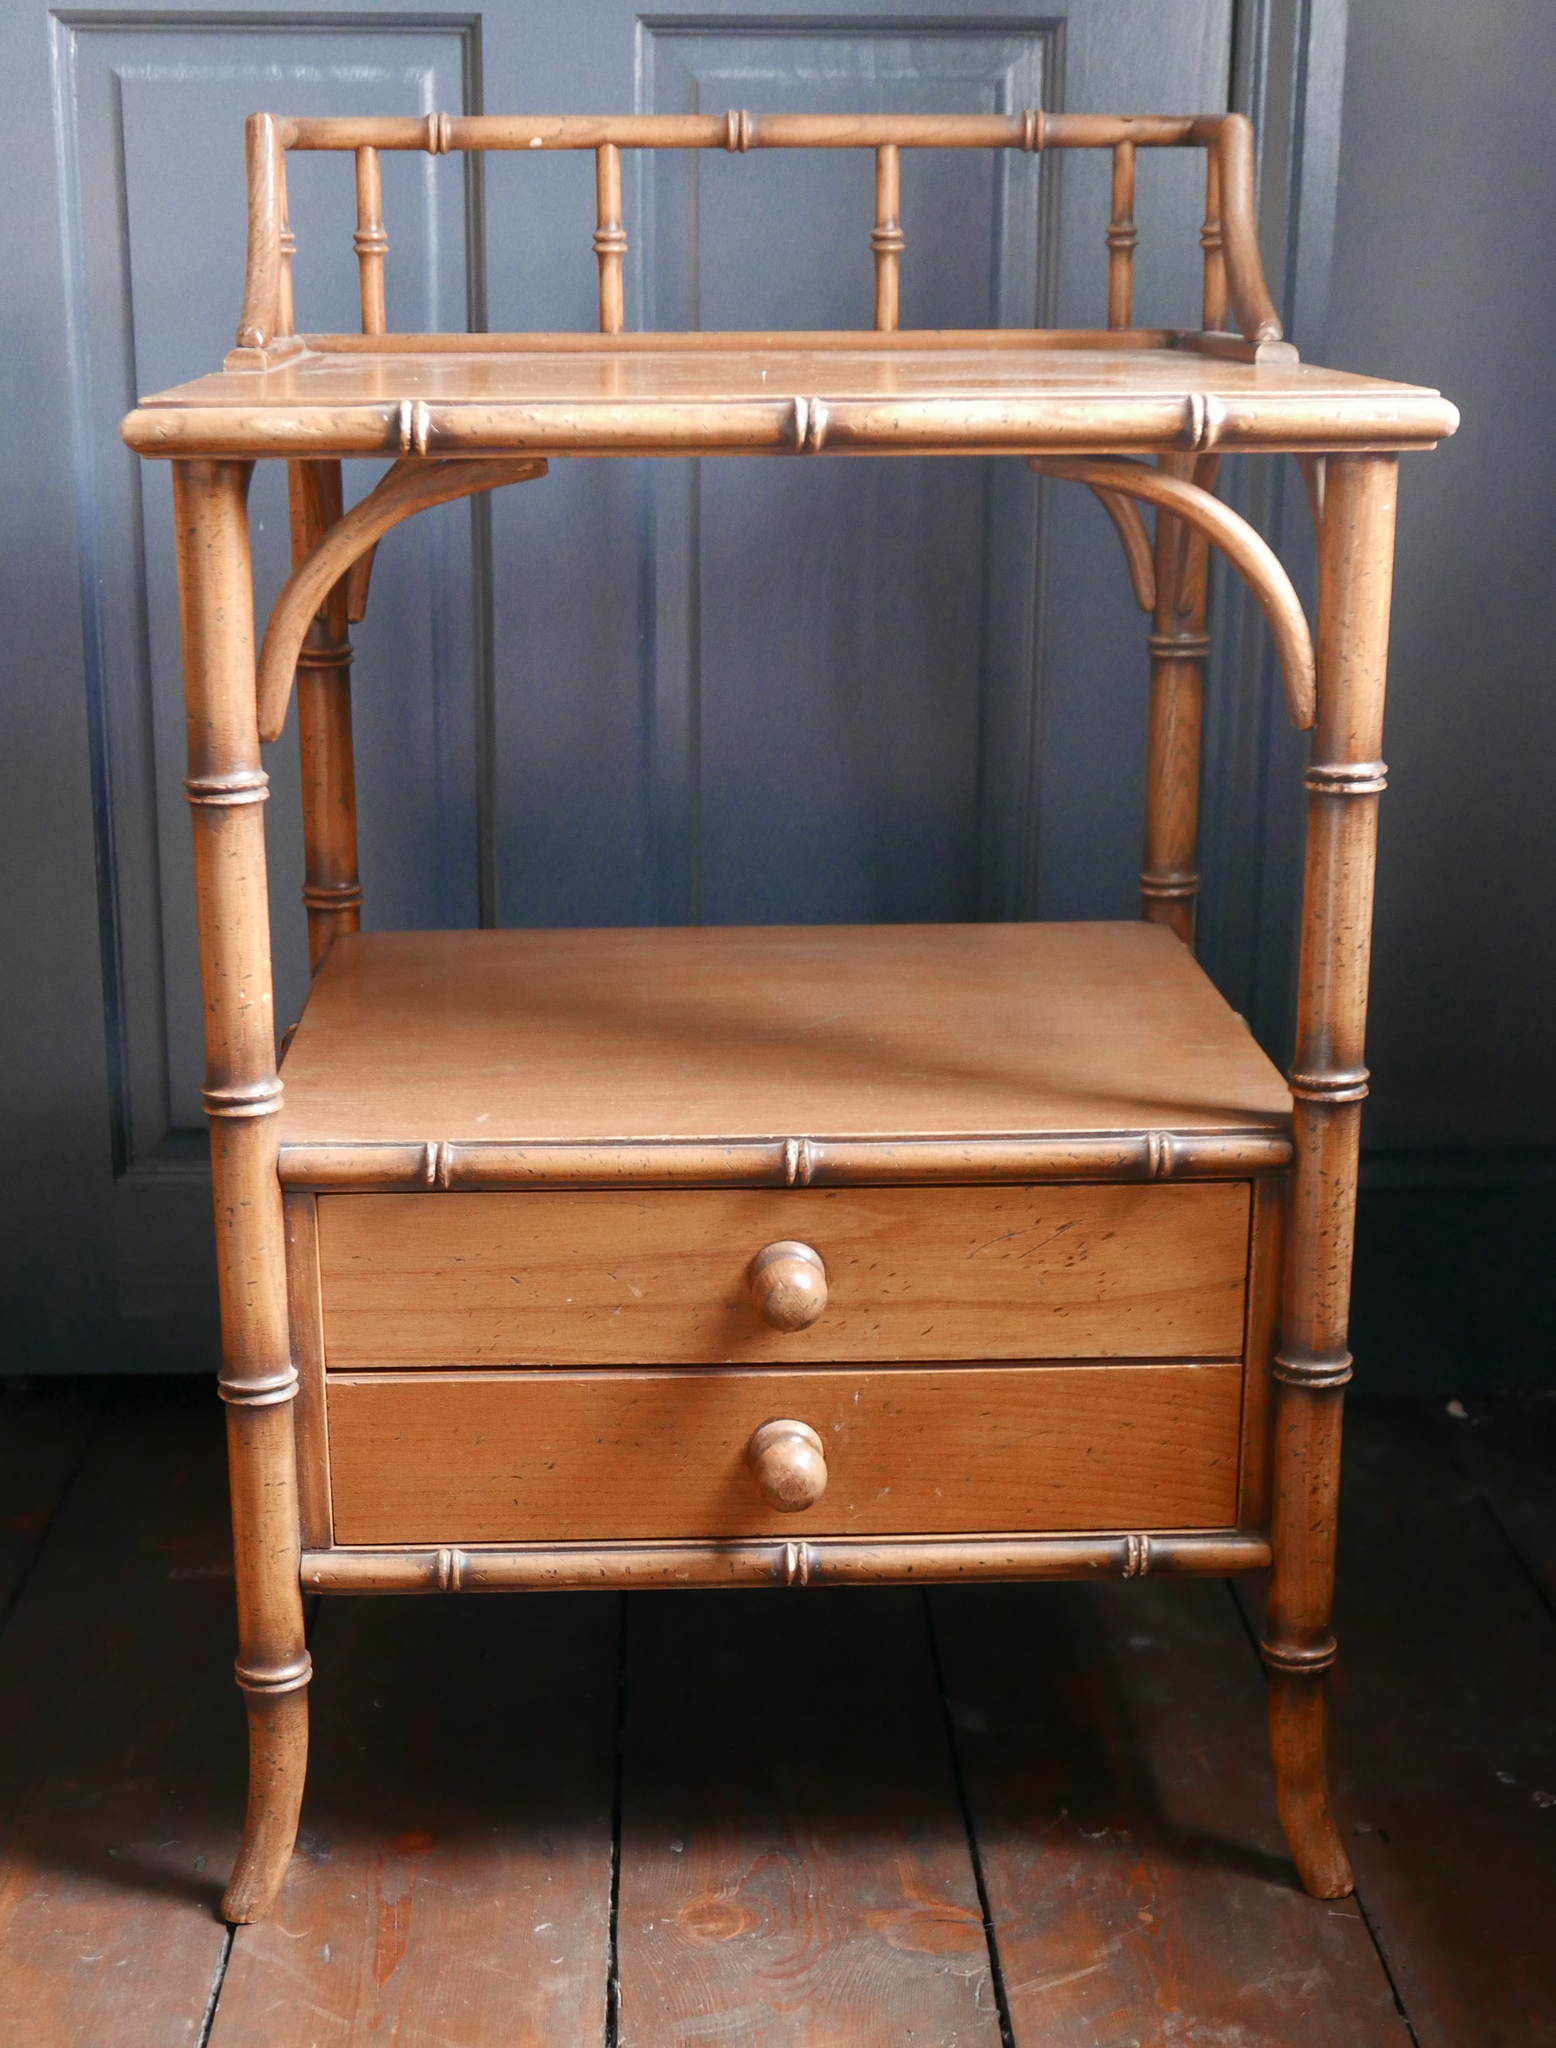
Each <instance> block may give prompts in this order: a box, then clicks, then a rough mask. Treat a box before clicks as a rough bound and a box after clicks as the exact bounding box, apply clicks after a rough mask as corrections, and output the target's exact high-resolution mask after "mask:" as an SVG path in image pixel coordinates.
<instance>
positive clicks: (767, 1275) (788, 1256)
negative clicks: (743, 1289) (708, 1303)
mask: <svg viewBox="0 0 1556 2048" xmlns="http://www.w3.org/2000/svg"><path fill="white" fill-rule="evenodd" d="M750 1283H751V1299H752V1300H753V1301H754V1302H755V1303H756V1308H757V1313H758V1314H759V1315H760V1316H761V1318H762V1320H763V1322H764V1323H770V1324H771V1325H772V1327H773V1328H774V1329H775V1330H808V1329H809V1328H810V1326H811V1324H812V1323H814V1322H816V1321H817V1320H818V1318H819V1317H820V1315H821V1312H822V1310H823V1309H824V1308H825V1307H826V1305H827V1269H826V1267H825V1265H824V1264H823V1263H822V1259H821V1254H820V1253H819V1252H815V1251H812V1250H811V1248H810V1246H809V1245H808V1244H800V1243H799V1242H798V1241H797V1240H795V1239H793V1238H780V1239H779V1241H778V1242H777V1243H776V1244H770V1245H766V1246H764V1248H763V1249H762V1250H761V1251H759V1252H758V1253H757V1255H756V1257H755V1258H754V1259H753V1260H752V1261H751V1270H750Z"/></svg>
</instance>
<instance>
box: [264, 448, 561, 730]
mask: <svg viewBox="0 0 1556 2048" xmlns="http://www.w3.org/2000/svg"><path fill="white" fill-rule="evenodd" d="M545 473H546V465H545V463H544V462H542V461H541V460H540V459H539V458H538V457H535V456H528V457H525V458H523V459H517V458H513V457H509V458H507V459H505V460H495V459H492V460H488V459H484V458H475V457H453V458H449V459H447V460H434V461H431V462H429V461H427V460H426V458H425V457H423V456H402V457H401V459H400V460H399V461H398V462H396V463H395V464H394V465H393V466H392V468H391V469H390V470H389V471H388V473H387V474H386V475H385V476H384V477H383V478H382V479H381V480H380V481H379V483H378V484H377V485H376V486H375V487H374V488H373V489H372V490H371V491H369V492H368V494H367V496H366V497H365V498H364V499H363V500H362V502H361V503H360V504H359V505H353V506H352V508H351V510H350V511H349V512H348V513H346V515H345V516H344V518H341V519H337V520H336V522H335V524H334V525H333V526H332V527H331V528H330V530H329V532H328V533H326V534H325V536H324V538H323V540H321V541H320V542H319V545H318V546H317V547H316V548H315V549H314V551H313V553H312V554H311V555H309V557H308V558H307V560H306V561H305V562H302V563H300V564H299V565H298V567H297V568H295V569H294V570H293V571H292V573H291V575H290V576H288V577H287V579H286V581H285V583H283V584H282V586H281V595H280V596H279V597H278V598H277V599H276V605H275V610H274V611H273V612H272V613H271V614H270V624H269V625H268V626H267V627H266V628H265V644H264V646H263V647H262V648H261V649H260V652H259V676H258V685H257V687H258V697H259V736H260V738H261V739H262V740H276V739H279V738H280V737H281V728H282V726H283V725H284V724H285V723H286V707H287V701H288V699H289V698H290V697H291V694H292V676H293V674H294V672H295V670H296V668H297V657H298V655H299V653H300V652H301V651H302V644H303V640H304V637H305V636H306V634H307V631H308V627H309V624H310V622H311V621H312V619H313V616H314V614H315V612H317V611H318V609H319V607H320V605H321V604H323V602H324V600H325V598H326V597H327V596H328V595H329V593H330V591H331V590H332V589H333V588H334V586H335V585H336V583H338V582H339V580H340V578H341V577H342V576H344V575H346V574H347V572H348V571H349V570H350V568H351V566H352V564H353V563H354V562H356V561H357V560H358V559H359V558H360V557H361V556H363V555H365V554H367V552H368V551H369V549H371V548H373V547H376V546H377V544H378V542H379V541H380V540H382V538H383V537H384V535H385V534H386V533H387V532H388V531H389V529H390V527H392V526H398V525H399V524H400V522H401V520H402V519H409V518H410V517H411V515H412V514H413V513H416V512H424V511H426V510H427V508H428V507H429V506H431V505H446V504H448V503H449V502H450V501H451V500H452V499H455V498H468V497H470V496H471V495H472V494H473V493H474V492H476V491H489V490H494V489H495V488H496V487H497V486H498V485H499V484H522V483H528V482H530V481H531V479H533V478H535V477H542V476H544V475H545ZM365 581H366V579H365V578H364V579H363V583H364V585H365ZM362 595H363V597H364V599H365V597H366V590H365V587H364V589H363V591H362Z"/></svg>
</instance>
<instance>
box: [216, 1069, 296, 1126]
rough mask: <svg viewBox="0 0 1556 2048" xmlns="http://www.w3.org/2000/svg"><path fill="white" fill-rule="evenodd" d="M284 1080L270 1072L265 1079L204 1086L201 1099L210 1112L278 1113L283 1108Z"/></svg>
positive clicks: (244, 1114)
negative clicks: (223, 1085)
mask: <svg viewBox="0 0 1556 2048" xmlns="http://www.w3.org/2000/svg"><path fill="white" fill-rule="evenodd" d="M281 1086H282V1084H281V1081H280V1079H279V1077H278V1076H277V1075H274V1074H272V1075H270V1076H268V1078H267V1079H265V1080H263V1081H238V1082H234V1083H233V1084H232V1085H231V1086H230V1087H226V1088H202V1089H201V1090H200V1100H201V1102H202V1103H203V1104H204V1105H205V1113H206V1115H207V1116H227V1117H246V1116H275V1115H276V1114H277V1113H278V1112H279V1110H280V1108H281Z"/></svg>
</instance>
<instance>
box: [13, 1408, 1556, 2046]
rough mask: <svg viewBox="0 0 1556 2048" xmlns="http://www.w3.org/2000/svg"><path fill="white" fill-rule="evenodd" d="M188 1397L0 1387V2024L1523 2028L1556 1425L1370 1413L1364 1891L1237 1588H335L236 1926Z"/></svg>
mask: <svg viewBox="0 0 1556 2048" xmlns="http://www.w3.org/2000/svg"><path fill="white" fill-rule="evenodd" d="M231 1595H232V1581H231V1564H230V1554H229V1548H228V1542H227V1533H226V1503H225V1487H224V1475H223V1464H222V1428H221V1416H220V1412H219V1408H218V1404H217V1402H216V1401H215V1399H214V1397H213V1395H212V1392H211V1390H210V1388H209V1386H208V1385H207V1384H204V1383H192V1382H187V1381H186V1382H151V1381H139V1382H119V1383H116V1384H115V1383H95V1384H82V1383H74V1384H71V1385H61V1386H57V1387H55V1388H50V1387H49V1386H48V1385H47V1384H46V1383H45V1384H43V1385H40V1386H35V1387H34V1388H33V1389H31V1390H30V1391H24V1392H22V1393H20V1394H11V1395H6V1396H0V2042H3V2043H6V2044H9V2043H11V2042H13V2041H14V2042H17V2043H19V2044H20V2043H26V2044H27V2048H64V2044H72V2048H172V2044H180V2048H183V2044H188V2048H205V2044H207V2043H209V2044H211V2048H325V2044H329V2048H335V2044H360V2048H368V2044H375V2048H376V2044H389V2043H392V2044H395V2048H508V2044H514V2048H519V2044H537V2048H540V2044H544V2048H551V2044H558V2048H562V2044H565V2048H578V2044H592V2043H599V2044H604V2048H672V2044H673V2048H682V2044H685V2048H703V2044H729V2048H735V2044H740V2048H802V2044H803V2048H834V2044H835V2048H843V2044H847V2048H871V2044H877V2043H879V2044H882V2048H885V2044H888V2043H889V2044H893V2048H895V2044H898V2043H916V2044H929V2048H952V2044H968V2048H1082V2044H1085V2048H1125V2044H1130V2048H1136V2044H1147V2043H1149V2044H1157V2043H1160V2044H1169V2043H1179V2042H1184V2043H1187V2042H1199V2043H1214V2044H1222V2048H1234V2044H1235V2048H1275V2044H1280V2048H1287V2044H1292V2043H1298V2042H1300V2043H1302V2044H1303V2048H1310V2044H1312V2048H1328V2044H1334V2048H1341V2044H1344V2048H1384V2044H1389V2043H1397V2044H1399V2048H1408V2044H1411V2043H1414V2044H1416V2048H1503V2044H1506V2048H1541V2044H1556V1943H1553V1942H1552V1941H1551V1940H1550V1938H1549V1918H1550V1902H1551V1900H1552V1898H1553V1897H1556V1715H1553V1713H1552V1710H1551V1703H1552V1700H1553V1699H1556V1398H1529V1399H1521V1400H1517V1401H1511V1400H1510V1401H1506V1402H1500V1403H1488V1404H1478V1405H1477V1404H1471V1412H1470V1413H1469V1415H1467V1416H1463V1417H1452V1416H1449V1415H1448V1414H1447V1413H1445V1411H1444V1409H1443V1407H1442V1405H1441V1404H1440V1403H1438V1404H1431V1405H1422V1404H1397V1405H1388V1406H1373V1407H1369V1406H1367V1405H1366V1404H1353V1408H1352V1414H1351V1416H1350V1418H1349V1426H1348V1431H1347V1448H1346V1498H1345V1508H1344V1522H1343V1536H1342V1554H1341V1596H1340V1610H1339V1625H1340V1630H1341V1641H1342V1654H1341V1663H1340V1666H1339V1668H1338V1671H1337V1676H1336V1683H1335V1692H1334V1754H1335V1780H1336V1796H1337V1801H1338V1806H1339V1810H1340V1814H1341V1817H1342V1822H1343V1825H1344V1826H1345V1828H1346V1830H1347V1832H1348V1835H1349V1838H1350V1842H1351V1846H1352V1850H1353V1854H1354V1856H1355V1859H1356V1866H1357V1874H1358V1880H1359V1885H1358V1891H1357V1894H1356V1897H1355V1898H1354V1899H1352V1900H1344V1901H1338V1902H1335V1903H1331V1904H1324V1903H1320V1902H1316V1901H1313V1900H1310V1899H1307V1898H1305V1897H1304V1896H1303V1895H1302V1894H1301V1893H1300V1892H1299V1891H1298V1890H1297V1888H1296V1885H1295V1882H1294V1878H1293V1874H1292V1871H1291V1866H1290V1863H1289V1861H1288V1859H1287V1857H1286V1855H1285V1851H1284V1847H1283V1844H1282V1842H1281V1839H1280V1834H1279V1829H1278V1826H1277V1824H1276V1820H1275V1811H1274V1800H1273V1795H1272V1792H1271V1787H1270V1779H1269V1770H1268V1763H1267V1759H1266V1755H1265V1749H1264V1727H1263V1710H1262V1697H1261V1677H1260V1672H1259V1666H1258V1660H1257V1656H1256V1653H1255V1650H1254V1645H1253V1625H1254V1624H1255V1622H1256V1619H1257V1611H1256V1610H1257V1598H1258V1587H1257V1585H1256V1584H1255V1583H1254V1582H1251V1581H1245V1582H1242V1583H1241V1584H1240V1585H1239V1587H1238V1588H1236V1589H1233V1588H1232V1587H1229V1586H1228V1585H1226V1584H1224V1583H1221V1582H1173V1581H1165V1580H1162V1581H1156V1580H1148V1581H1146V1582H1145V1583H1144V1584H1139V1585H1123V1584H1107V1585H1099V1586H1088V1587H1072V1586H1052V1587H990V1588H956V1589H940V1590H936V1591H934V1592H933V1593H931V1594H928V1595H925V1594H924V1593H922V1592H920V1591H917V1590H909V1589H903V1588H885V1589H881V1590H879V1591H843V1590H833V1591H820V1590H816V1591H812V1592H809V1593H794V1594H784V1593H778V1592H773V1593H766V1594H762V1593H750V1594H747V1593H728V1594H674V1593H658V1594H639V1595H634V1596H631V1597H630V1598H628V1599H625V1600H623V1599H620V1598H617V1597H615V1596H606V1595H599V1596H582V1595H580V1596H569V1597H558V1596H546V1597H536V1598H530V1599H523V1598H518V1597H514V1598H507V1599H504V1598H498V1597H492V1598H488V1599H485V1600H482V1599H470V1598H462V1599H444V1600H437V1599H431V1600H422V1601H413V1600H407V1601H403V1602H396V1601H388V1600H384V1601H371V1600H337V1601H329V1602H323V1603H320V1605H319V1608H318V1611H317V1613H316V1614H315V1616H314V1617H313V1622H312V1638H311V1639H312V1644H313V1649H314V1655H315V1660H316V1664H317V1670H318V1682H317V1685H316V1687H315V1696H314V1770H313V1773H312V1776H311V1778H310V1782H309V1792H308V1799H307V1803H306V1806H305V1810H304V1821H303V1835H302V1841H301V1845H300V1850H299V1854H298V1856H297V1858H296V1859H295V1861H294V1863H293V1866H292V1870H291V1872H290V1875H289V1877H288V1880H287V1885H286V1888H285V1891H284V1893H283V1895H282V1900H281V1903H280V1906H279V1907H278V1909H277V1911H276V1913H275V1914H274V1916H273V1917H272V1919H271V1920H270V1922H269V1923H267V1924H266V1925H265V1926H263V1927H259V1928H248V1929H243V1930H240V1931H239V1932H238V1933H237V1934H236V1935H235V1936H234V1935H233V1934H231V1933H230V1932H229V1931H228V1930H227V1929H225V1928H224V1927H223V1926H222V1924H221V1922H220V1920H219V1919H218V1917H217V1902H218V1899H219V1896H220V1890H221V1883H222V1879H223V1877H224V1876H225V1873H226V1870H227V1868H228V1865H229V1863H230V1860H231V1857H232V1854H233V1850H234V1848H235V1845H236V1837H237V1829H238V1823H239V1820H240V1818H241V1806H242V1771H243V1747H244V1745H243V1725H242V1714H241V1709H240V1707H239V1705H238V1701H237V1696H236V1694H235V1692H234V1690H233V1687H232V1684H231V1677H230V1672H231V1656H232V1621H231V1613H230V1603H231Z"/></svg>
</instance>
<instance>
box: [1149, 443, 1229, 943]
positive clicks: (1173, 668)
mask: <svg viewBox="0 0 1556 2048" xmlns="http://www.w3.org/2000/svg"><path fill="white" fill-rule="evenodd" d="M1161 466H1162V468H1163V469H1164V470H1165V471H1166V472H1167V473H1168V475H1170V476H1177V477H1182V478H1184V479H1186V480H1188V481H1193V482H1198V483H1201V484H1203V485H1204V486H1205V487H1206V488H1207V489H1208V488H1209V487H1210V484H1211V483H1212V482H1213V481H1214V477H1213V465H1209V466H1205V467H1202V468H1201V470H1200V471H1199V473H1198V474H1196V470H1195V463H1194V458H1193V457H1192V456H1191V455H1164V456H1163V457H1162V459H1161ZM1209 583H1210V542H1209V541H1208V539H1207V538H1206V536H1205V535H1204V534H1202V533H1199V532H1196V531H1195V530H1194V529H1193V528H1191V527H1188V526H1186V525H1184V523H1183V522H1182V521H1181V520H1178V519H1174V518H1173V516H1172V514H1171V513H1170V512H1168V511H1166V510H1165V509H1159V510H1158V512H1157V515H1156V607H1155V610H1154V612H1153V613H1152V616H1151V637H1150V649H1151V699H1150V705H1151V708H1150V725H1149V736H1148V739H1147V749H1146V783H1145V865H1144V866H1143V867H1142V869H1141V871H1140V915H1141V916H1142V917H1143V918H1144V919H1145V920H1146V922H1147V923H1148V924H1165V925H1171V927H1172V929H1173V930H1174V931H1175V932H1176V933H1177V934H1178V937H1179V938H1180V939H1182V941H1183V943H1184V944H1185V945H1186V946H1192V945H1193V943H1194V913H1195V910H1196V908H1197V907H1198V903H1199V873H1198V869H1197V864H1196V853H1197V848H1198V841H1199V749H1200V724H1201V719H1202V716H1203V705H1204V694H1205V656H1206V654H1207V653H1208V652H1209V646H1210V643H1209V641H1208V640H1207V639H1206V637H1205V599H1206V592H1207V590H1208V588H1209Z"/></svg>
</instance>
